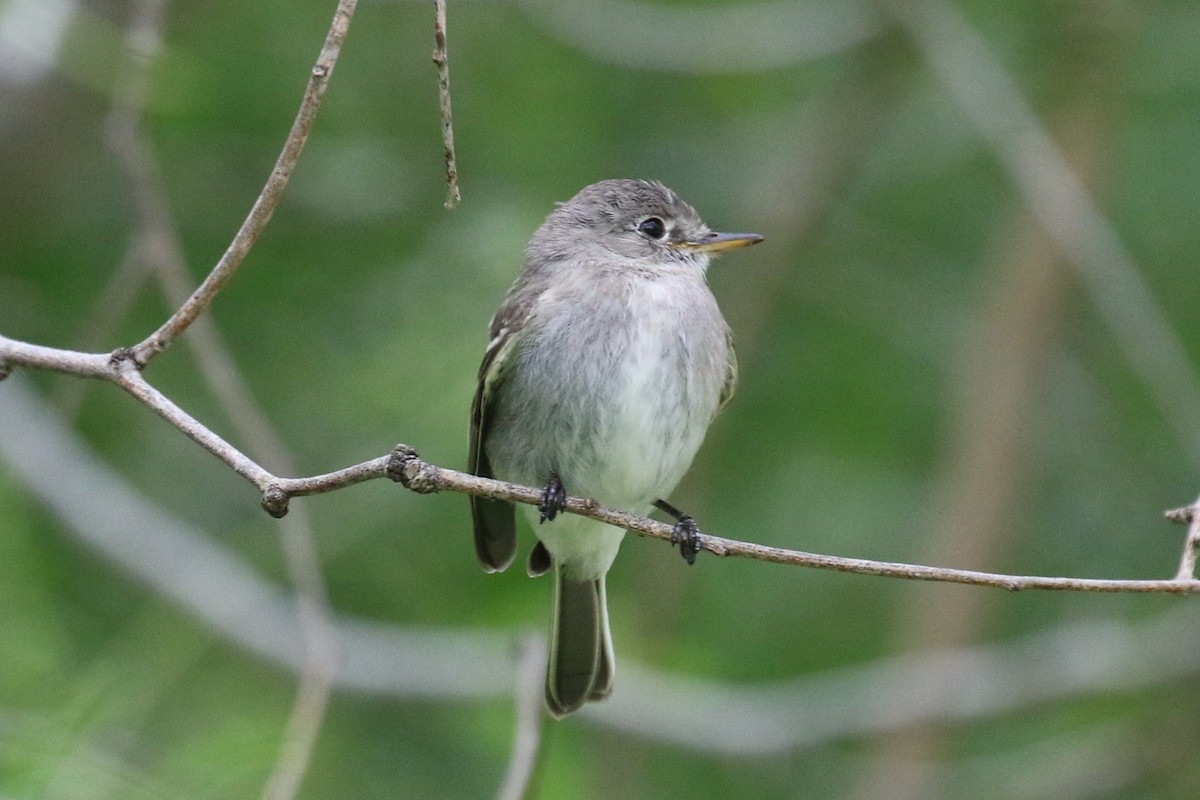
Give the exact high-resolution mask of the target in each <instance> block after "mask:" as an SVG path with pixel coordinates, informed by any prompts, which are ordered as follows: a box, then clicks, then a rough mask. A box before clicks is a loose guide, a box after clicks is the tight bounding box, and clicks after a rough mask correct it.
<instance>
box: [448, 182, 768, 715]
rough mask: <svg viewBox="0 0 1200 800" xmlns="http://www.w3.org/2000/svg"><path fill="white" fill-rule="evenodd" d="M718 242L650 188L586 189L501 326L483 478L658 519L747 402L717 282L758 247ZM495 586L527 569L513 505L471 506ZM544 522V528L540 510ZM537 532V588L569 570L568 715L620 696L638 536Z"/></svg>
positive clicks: (539, 252) (586, 523)
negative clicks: (731, 404) (625, 578)
mask: <svg viewBox="0 0 1200 800" xmlns="http://www.w3.org/2000/svg"><path fill="white" fill-rule="evenodd" d="M760 239H761V237H758V236H756V235H754V234H714V233H712V232H711V231H710V230H709V229H708V227H707V226H706V225H705V224H704V222H703V221H702V220H701V219H700V217H699V215H698V214H697V213H696V211H695V210H694V209H693V208H692V207H691V206H689V205H688V204H687V203H685V202H683V201H682V200H680V199H679V197H678V196H676V195H675V193H674V192H672V191H671V190H670V189H668V188H666V187H665V186H663V185H662V184H660V183H656V182H651V181H632V180H609V181H603V182H601V183H597V184H593V185H592V186H588V187H586V188H585V189H583V190H582V191H580V192H579V194H577V195H576V196H575V197H574V198H572V199H571V200H569V201H567V202H566V203H563V204H562V205H560V206H559V207H558V208H557V209H555V210H554V211H553V212H552V213H551V214H550V215H549V216H548V217H547V218H546V221H545V222H544V223H543V224H542V226H541V227H540V228H539V229H538V231H537V232H536V233H535V234H534V235H533V238H532V239H531V240H530V242H529V246H528V249H527V252H526V258H525V267H524V270H523V271H522V272H521V275H520V277H518V278H517V280H516V282H515V283H514V284H513V286H512V288H511V289H510V290H509V292H508V295H507V297H506V298H505V300H504V302H503V304H502V305H501V306H500V309H499V310H498V311H497V312H496V315H495V317H494V318H493V319H492V324H491V341H490V343H489V345H488V348H487V351H486V353H485V355H484V359H483V364H482V365H481V366H480V371H479V384H478V388H477V390H476V394H475V401H474V403H473V405H472V413H471V454H470V465H469V467H470V470H471V472H473V473H474V474H476V475H483V476H489V477H497V478H501V479H504V480H508V481H513V482H515V483H521V484H525V485H532V486H542V485H546V484H547V482H548V481H550V480H551V478H557V479H559V480H560V481H561V485H562V487H563V488H564V489H565V490H566V491H567V492H568V493H570V494H571V495H576V496H583V497H591V498H594V499H595V500H597V501H599V502H600V503H602V504H604V505H607V506H611V507H614V508H619V509H623V510H627V511H632V512H635V513H639V514H645V513H649V511H650V509H651V507H652V505H653V504H654V502H655V501H656V500H659V499H660V498H666V497H667V495H668V494H669V493H670V492H671V490H672V489H674V488H675V485H676V484H677V483H678V482H679V480H680V479H681V478H682V477H683V475H684V473H685V472H686V471H687V469H688V467H689V466H690V465H691V462H692V458H693V457H694V456H695V454H696V450H697V449H698V448H699V447H700V443H701V442H702V441H703V439H704V434H705V431H706V430H707V428H708V425H709V423H710V422H711V421H712V419H713V417H714V416H715V415H716V413H717V411H718V410H719V409H720V407H721V406H722V405H724V403H725V402H726V401H727V400H728V399H729V397H730V396H731V395H732V394H733V391H734V389H735V387H736V384H737V366H736V360H735V358H734V352H733V346H732V342H731V339H730V332H729V328H728V326H727V325H726V323H725V320H724V318H723V317H722V316H721V312H720V310H719V309H718V307H717V303H716V300H715V298H714V297H713V295H712V293H711V292H710V291H709V289H708V285H707V284H706V282H705V279H704V274H705V270H706V268H707V266H708V262H709V259H710V257H711V255H712V254H714V253H716V252H718V251H720V250H725V249H729V248H732V247H739V246H742V245H746V244H753V243H754V242H757V241H760ZM471 507H472V515H473V521H474V526H475V545H476V552H477V554H478V556H479V559H480V562H481V563H482V564H483V566H484V568H485V569H487V570H488V571H498V570H503V569H505V568H506V567H507V566H508V565H509V564H510V563H511V562H512V560H513V558H514V556H515V554H516V529H515V518H514V509H513V507H512V505H511V504H510V503H507V502H503V501H498V500H489V499H484V498H476V497H473V498H471ZM526 508H527V509H529V510H530V511H531V512H532V521H533V522H534V523H536V522H537V521H538V518H537V511H536V509H533V508H532V507H531V506H526ZM550 516H551V518H552V519H550V520H547V521H546V522H545V523H544V524H542V525H540V526H537V525H535V530H536V532H537V535H538V539H539V540H540V543H539V546H538V547H537V548H535V550H534V553H533V554H532V556H531V558H530V574H539V573H540V572H543V571H545V570H546V569H547V568H549V567H550V566H551V565H552V566H553V568H554V571H555V576H556V577H555V580H556V588H555V615H554V627H553V636H552V639H551V648H550V663H549V667H548V671H547V685H546V700H547V705H548V707H549V709H550V711H551V713H553V714H554V715H555V716H562V715H564V714H566V713H569V712H571V711H574V710H575V709H576V708H578V707H579V706H580V705H582V704H583V703H584V702H585V701H587V700H593V699H598V698H600V697H604V696H605V695H607V694H608V693H609V691H610V690H611V687H612V677H613V658H612V641H611V638H610V635H609V632H608V611H607V608H606V603H605V588H604V576H605V574H606V573H607V572H608V569H609V567H610V566H611V565H612V562H613V559H614V558H615V557H616V554H617V549H618V548H619V546H620V543H621V539H622V537H623V536H624V533H625V532H624V531H623V530H621V529H618V528H613V527H611V526H608V525H605V524H603V523H599V522H596V521H595V520H591V519H587V518H585V517H580V516H576V515H570V514H562V515H559V516H557V517H554V515H553V513H551V514H550Z"/></svg>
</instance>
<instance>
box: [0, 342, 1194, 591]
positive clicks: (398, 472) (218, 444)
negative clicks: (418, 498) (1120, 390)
mask: <svg viewBox="0 0 1200 800" xmlns="http://www.w3.org/2000/svg"><path fill="white" fill-rule="evenodd" d="M3 363H8V364H10V365H17V366H31V367H41V368H44V369H53V370H57V371H60V372H68V373H71V372H73V371H74V368H78V370H79V372H78V374H80V375H84V376H87V377H103V378H108V379H109V380H111V381H113V382H114V383H116V384H118V385H119V386H121V387H122V388H123V389H125V390H126V391H128V392H129V393H130V394H132V395H133V396H134V397H136V398H138V399H139V400H141V401H142V402H143V403H145V404H146V405H147V406H149V407H150V408H151V409H152V410H153V411H154V412H155V413H157V414H158V415H159V416H161V417H162V418H163V419H165V420H167V421H168V422H170V423H171V424H173V425H175V427H177V428H179V429H180V430H181V431H183V432H184V433H185V434H186V435H187V436H188V437H189V438H191V439H192V440H193V441H195V442H196V443H197V444H199V445H200V446H201V447H203V448H204V449H206V450H208V451H209V452H210V453H212V454H213V455H215V456H217V458H219V459H221V460H222V461H223V462H225V463H226V464H227V465H229V467H230V468H232V469H233V470H234V471H235V472H237V473H238V474H239V475H241V476H242V477H243V478H245V479H246V480H248V481H249V482H250V483H252V484H254V485H255V486H256V487H258V488H259V489H260V490H261V491H262V493H263V495H262V506H263V508H264V509H265V510H266V511H267V512H268V513H270V514H271V515H272V516H275V517H282V516H284V515H285V514H287V511H288V502H289V500H290V499H291V498H292V497H294V496H299V495H310V494H320V493H323V492H329V491H334V490H336V489H341V488H344V487H346V486H349V485H352V484H355V483H360V482H362V481H366V480H371V479H374V478H380V477H383V476H384V475H386V476H387V477H389V478H391V479H392V480H394V481H398V482H399V483H401V484H403V485H404V486H405V487H406V488H408V489H411V490H413V491H415V492H417V493H418V494H428V493H430V492H438V491H451V492H462V493H464V494H471V495H476V496H479V497H492V498H496V499H501V500H508V501H511V502H514V503H528V504H530V505H537V504H538V503H540V502H541V494H542V491H541V489H534V488H531V487H529V486H520V485H518V484H515V483H508V482H507V481H498V480H493V479H491V478H480V477H478V476H476V475H469V474H467V473H464V472H458V471H457V470H452V469H446V468H444V467H438V466H435V465H433V464H429V463H427V462H425V461H422V460H421V459H420V457H419V456H418V454H417V451H416V450H414V449H413V448H411V447H409V446H408V445H404V444H399V445H396V447H395V448H393V450H392V452H391V454H390V455H389V456H381V457H378V458H374V459H371V460H370V461H364V462H362V463H360V464H355V465H352V466H350V467H346V468H344V469H341V470H338V471H337V472H331V473H327V474H324V475H315V476H311V477H307V478H282V477H278V476H276V475H273V474H271V473H270V472H268V471H267V470H266V469H264V468H263V467H262V466H260V465H259V464H257V463H255V462H254V461H252V460H251V459H249V458H248V457H247V456H245V455H244V454H242V453H241V452H240V451H238V450H237V448H235V447H234V446H233V445H231V444H229V443H228V442H226V441H225V440H224V439H222V438H221V437H219V436H217V434H215V433H213V432H212V431H211V430H209V429H208V428H206V427H204V426H203V425H202V424H200V423H199V422H198V421H197V420H195V419H194V418H193V417H191V416H189V415H188V414H187V412H185V411H184V410H183V409H181V408H179V407H178V406H177V405H175V404H174V403H173V402H171V400H169V399H168V398H167V397H166V396H165V395H163V394H162V393H160V392H158V391H157V390H156V389H154V387H152V386H151V385H150V384H149V383H148V382H146V380H145V378H144V377H142V374H141V372H140V371H139V370H138V369H137V367H136V365H134V364H133V362H132V359H131V358H130V357H129V356H128V354H127V353H126V352H124V351H117V352H116V353H114V354H113V355H112V356H111V357H107V356H104V355H102V354H88V353H73V352H70V351H60V350H54V349H53V348H47V347H41V346H39V345H31V344H27V343H25V342H18V341H15V340H13V339H8V338H5V337H3V336H0V364H3ZM566 510H567V511H569V512H570V513H572V514H580V515H582V516H585V517H591V518H592V519H595V520H599V521H600V522H605V523H608V524H609V525H615V526H617V527H619V528H625V529H626V530H631V531H636V532H638V533H640V534H644V535H646V536H652V537H654V538H656V539H664V540H666V541H671V540H672V537H673V535H674V528H673V527H672V526H671V525H668V524H666V523H663V522H657V521H655V520H652V519H650V518H649V517H644V516H641V515H638V514H630V513H628V512H625V511H616V510H613V509H609V508H605V507H604V506H601V505H600V504H599V503H597V502H596V501H595V500H591V499H587V498H582V497H569V498H567V507H566ZM700 547H701V549H704V550H708V551H709V552H711V553H714V554H716V555H719V556H739V557H742V558H750V559H754V560H756V561H769V562H772V563H776V564H789V565H791V566H798V567H809V568H812V569H828V570H836V571H838V572H853V573H858V574H860V575H879V576H885V577H892V578H906V579H909V580H921V581H937V582H942V583H962V584H969V585H973V586H991V587H995V588H1000V589H1008V590H1009V591H1018V590H1021V589H1045V590H1051V591H1075V592H1137V593H1160V594H1192V593H1197V592H1200V580H1196V579H1195V578H1194V577H1191V576H1184V577H1176V578H1172V579H1168V580H1107V579H1093V578H1060V577H1046V576H1030V575H1003V574H998V573H990V572H977V571H974V570H963V569H948V568H945V567H930V566H924V565H921V564H902V563H894V562H887V561H873V560H870V559H864V558H845V557H841V556H829V555H821V554H818V553H807V552H804V551H800V550H787V549H784V548H781V547H769V546H767V545H761V544H754V543H752V542H743V541H738V540H735V539H725V538H722V537H719V536H710V535H708V534H701V535H700Z"/></svg>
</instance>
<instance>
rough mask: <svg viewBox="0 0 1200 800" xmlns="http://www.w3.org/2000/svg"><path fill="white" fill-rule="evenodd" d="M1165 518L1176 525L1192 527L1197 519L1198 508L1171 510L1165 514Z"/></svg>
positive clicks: (1191, 506) (1192, 506)
mask: <svg viewBox="0 0 1200 800" xmlns="http://www.w3.org/2000/svg"><path fill="white" fill-rule="evenodd" d="M1163 516H1164V517H1166V518H1167V520H1168V521H1170V522H1174V523H1175V524H1176V525H1191V524H1192V522H1193V521H1195V519H1196V506H1195V505H1190V506H1183V507H1182V508H1169V509H1167V510H1166V511H1164V512H1163Z"/></svg>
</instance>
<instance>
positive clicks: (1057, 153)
mask: <svg viewBox="0 0 1200 800" xmlns="http://www.w3.org/2000/svg"><path fill="white" fill-rule="evenodd" d="M882 6H883V7H884V8H886V9H888V10H889V11H890V12H891V13H892V15H893V16H894V17H895V19H896V20H897V21H898V22H899V23H900V25H901V26H902V27H903V28H904V30H905V31H906V32H907V33H908V35H909V36H910V37H911V39H912V41H913V42H914V43H915V44H916V46H917V48H918V50H920V52H921V54H922V55H923V56H924V57H925V60H926V61H927V62H928V64H929V66H930V68H931V69H932V70H933V72H934V73H935V74H936V75H937V77H938V78H939V79H940V80H941V81H942V83H943V85H944V86H945V87H946V89H947V90H948V91H949V92H950V94H951V95H952V96H953V97H954V98H955V99H956V100H957V101H958V103H959V105H960V106H961V107H962V108H963V110H964V111H965V112H966V114H967V117H968V118H969V119H970V121H971V122H972V123H973V124H974V125H975V128H976V130H977V131H978V132H979V134H980V136H981V137H982V138H983V139H984V141H986V142H987V143H988V144H989V145H990V146H991V147H992V149H993V150H994V151H995V153H996V156H997V158H998V159H999V161H1000V163H1001V164H1002V165H1003V166H1004V167H1005V168H1006V169H1007V170H1008V173H1009V177H1010V179H1011V180H1012V182H1013V184H1014V185H1015V186H1016V188H1017V189H1018V191H1019V192H1020V193H1021V194H1022V196H1023V197H1024V200H1025V203H1026V204H1027V205H1028V207H1029V209H1030V211H1031V212H1032V213H1033V214H1034V216H1035V217H1036V218H1037V220H1038V223H1039V224H1040V225H1041V226H1042V227H1043V228H1044V229H1045V231H1046V232H1047V233H1048V234H1049V235H1050V237H1051V238H1052V239H1053V240H1054V242H1055V243H1056V245H1057V246H1058V247H1059V248H1060V249H1061V250H1062V253H1063V255H1064V256H1065V257H1066V259H1067V260H1068V262H1069V263H1070V264H1071V265H1072V266H1073V267H1074V268H1075V270H1076V273H1077V274H1078V275H1079V277H1080V279H1081V280H1082V282H1083V285H1084V287H1085V289H1086V290H1087V292H1088V293H1089V295H1090V297H1091V300H1092V302H1093V304H1095V306H1096V308H1097V309H1099V311H1100V313H1101V315H1102V316H1103V317H1104V319H1105V320H1106V322H1107V323H1108V325H1109V326H1110V327H1111V329H1112V330H1113V333H1114V334H1115V336H1116V339H1117V342H1118V344H1119V346H1120V347H1121V349H1122V350H1124V352H1125V357H1126V359H1127V360H1128V361H1129V364H1130V366H1132V367H1133V369H1134V371H1135V372H1136V373H1137V374H1138V375H1139V376H1140V377H1141V379H1142V381H1143V382H1144V383H1145V384H1146V386H1147V388H1148V389H1149V390H1150V392H1151V393H1152V395H1153V397H1154V399H1155V401H1156V402H1157V403H1158V406H1159V408H1160V410H1161V412H1162V414H1163V416H1164V418H1165V419H1166V420H1167V421H1168V422H1169V423H1170V425H1171V426H1172V427H1173V428H1174V429H1175V433H1176V435H1177V436H1178V438H1179V441H1180V443H1181V444H1182V445H1183V448H1184V450H1185V452H1187V454H1188V455H1189V456H1190V457H1191V458H1192V461H1193V464H1194V465H1200V379H1198V378H1197V374H1196V370H1195V368H1194V367H1193V365H1192V362H1191V359H1190V358H1189V357H1188V353H1187V350H1186V349H1185V348H1184V346H1183V343H1182V342H1181V341H1180V340H1179V337H1178V336H1177V335H1176V333H1175V331H1174V330H1173V329H1172V327H1171V325H1170V323H1169V322H1168V321H1167V319H1166V316H1165V315H1164V313H1163V312H1162V310H1161V309H1160V308H1159V306H1158V304H1157V302H1156V301H1155V299H1154V296H1153V294H1152V293H1151V292H1150V289H1149V288H1148V287H1147V285H1146V282H1145V280H1144V279H1143V278H1142V275H1141V273H1140V272H1139V270H1138V267H1137V264H1136V263H1135V261H1134V259H1133V256H1132V255H1131V254H1130V253H1129V251H1128V250H1127V249H1126V247H1125V245H1124V243H1123V242H1122V241H1121V238H1120V237H1119V236H1118V235H1117V233H1116V231H1115V230H1114V229H1113V227H1112V225H1111V224H1110V223H1109V221H1108V220H1107V219H1106V218H1105V216H1104V213H1103V212H1102V211H1101V209H1100V207H1099V205H1098V204H1097V203H1096V201H1095V199H1094V198H1093V197H1092V195H1091V194H1090V193H1089V192H1088V190H1087V187H1085V186H1084V184H1083V182H1082V181H1081V180H1080V178H1079V175H1078V174H1077V173H1076V171H1075V170H1074V169H1072V167H1071V165H1070V164H1069V163H1068V161H1067V159H1066V157H1065V156H1064V155H1063V153H1062V151H1061V149H1060V148H1059V146H1058V145H1057V144H1056V143H1055V141H1054V139H1053V138H1052V137H1051V136H1050V134H1049V133H1048V132H1047V131H1046V129H1045V127H1044V126H1043V125H1042V123H1041V122H1040V121H1039V120H1038V118H1037V116H1036V115H1035V114H1034V112H1033V109H1032V108H1030V106H1029V104H1028V103H1027V102H1026V101H1025V98H1024V97H1023V96H1022V94H1021V91H1020V89H1019V87H1018V86H1017V84H1016V82H1015V81H1014V80H1013V78H1012V77H1011V75H1009V73H1008V71H1007V70H1006V69H1005V68H1004V66H1003V64H1002V63H1001V62H1000V61H999V59H998V58H996V56H995V55H994V54H993V53H992V52H991V50H990V49H989V48H988V45H987V42H986V41H985V40H984V39H983V37H982V36H980V34H979V33H978V32H977V31H976V30H975V29H974V28H973V27H972V26H971V24H970V23H969V22H968V21H967V19H966V18H965V17H964V16H963V15H962V13H961V12H960V11H959V10H958V9H957V8H956V7H955V6H954V5H953V4H951V3H949V2H946V1H945V0H882Z"/></svg>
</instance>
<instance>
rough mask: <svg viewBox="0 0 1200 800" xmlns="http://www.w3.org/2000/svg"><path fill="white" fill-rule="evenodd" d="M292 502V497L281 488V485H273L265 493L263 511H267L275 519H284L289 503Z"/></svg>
mask: <svg viewBox="0 0 1200 800" xmlns="http://www.w3.org/2000/svg"><path fill="white" fill-rule="evenodd" d="M290 500H291V496H290V495H289V494H288V493H287V492H285V491H284V490H283V489H282V488H280V486H279V484H277V483H272V484H271V485H270V486H268V487H267V489H266V491H264V492H263V496H262V507H263V511H266V512H267V513H268V514H270V515H271V516H272V517H274V518H275V519H282V518H283V517H285V516H287V513H288V502H289V501H290Z"/></svg>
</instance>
